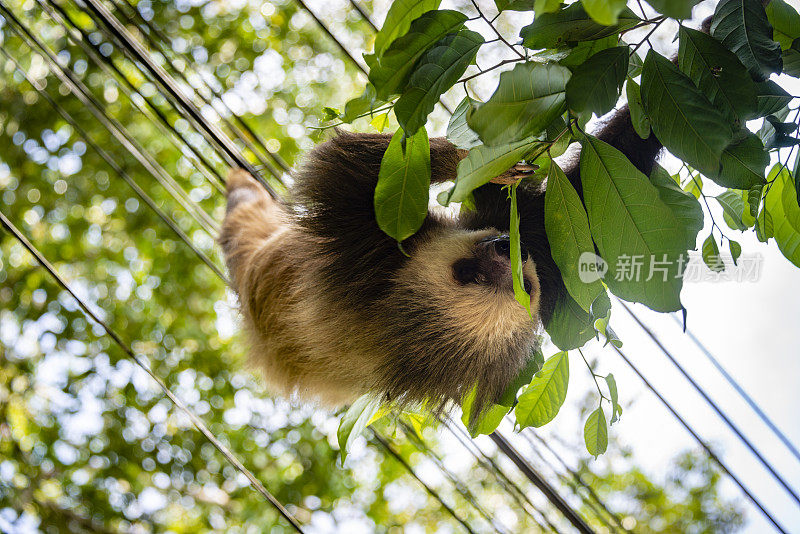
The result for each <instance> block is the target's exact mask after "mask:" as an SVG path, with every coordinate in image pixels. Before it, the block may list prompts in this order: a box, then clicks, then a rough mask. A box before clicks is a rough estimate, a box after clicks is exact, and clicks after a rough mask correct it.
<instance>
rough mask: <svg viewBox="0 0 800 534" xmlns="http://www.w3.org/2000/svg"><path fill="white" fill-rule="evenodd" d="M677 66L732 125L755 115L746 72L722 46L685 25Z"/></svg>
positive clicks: (752, 88) (752, 86)
mask: <svg viewBox="0 0 800 534" xmlns="http://www.w3.org/2000/svg"><path fill="white" fill-rule="evenodd" d="M678 36H679V39H680V46H679V48H678V65H680V70H681V71H682V72H683V73H685V74H686V75H688V76H689V78H691V80H692V81H693V82H694V84H695V85H696V86H697V87H698V88H699V89H700V91H702V92H703V94H705V95H706V96H707V97H708V98H709V99H710V100H711V103H712V104H714V106H716V108H717V109H718V110H720V111H722V113H723V114H724V115H725V117H726V118H727V119H728V120H730V121H731V122H733V123H734V124H735V125H737V126H739V125H742V126H743V125H744V123H745V120H746V119H748V118H749V117H752V116H754V115H755V112H756V87H755V84H754V83H753V81H752V80H751V79H750V77H749V76H748V75H747V69H746V68H745V67H744V65H742V63H741V62H740V61H739V59H738V58H737V57H736V56H735V55H734V54H733V53H732V52H731V51H730V50H728V49H727V48H725V47H724V46H723V45H722V43H720V42H719V41H717V40H716V39H714V38H713V37H711V36H710V35H708V34H706V33H703V32H699V31H697V30H692V29H689V28H686V27H684V26H681V27H680V30H678Z"/></svg>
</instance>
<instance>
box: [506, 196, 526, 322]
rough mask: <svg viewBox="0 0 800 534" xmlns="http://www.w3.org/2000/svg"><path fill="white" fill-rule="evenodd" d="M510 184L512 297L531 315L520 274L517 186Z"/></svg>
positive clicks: (520, 248)
mask: <svg viewBox="0 0 800 534" xmlns="http://www.w3.org/2000/svg"><path fill="white" fill-rule="evenodd" d="M518 185H519V184H514V185H513V186H511V220H510V221H509V230H508V234H509V241H510V252H509V257H510V260H511V277H512V278H511V279H512V282H513V286H514V298H515V299H517V302H519V303H520V304H521V305H522V307H523V308H525V310H526V311H527V312H528V315H531V296H530V295H529V294H528V293H527V292H526V291H525V281H524V280H525V279H524V277H523V276H522V244H521V242H520V236H519V212H518V211H517V186H518Z"/></svg>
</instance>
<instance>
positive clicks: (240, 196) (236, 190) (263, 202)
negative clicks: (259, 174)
mask: <svg viewBox="0 0 800 534" xmlns="http://www.w3.org/2000/svg"><path fill="white" fill-rule="evenodd" d="M227 189H228V191H227V198H228V205H227V209H226V213H225V221H224V222H223V224H222V232H221V234H220V239H219V241H220V244H221V245H222V250H223V252H224V253H225V260H226V262H227V264H228V270H229V271H230V273H231V276H232V277H233V282H234V285H237V284H236V283H237V281H240V280H242V277H243V276H244V271H245V270H246V267H247V265H249V264H250V260H252V259H253V257H254V256H255V255H256V254H257V253H258V251H259V250H260V249H261V248H262V247H263V246H264V244H265V243H266V241H267V240H268V239H269V238H270V237H271V236H272V235H274V234H275V232H276V231H277V230H279V229H280V228H281V227H283V226H284V225H285V223H284V217H283V210H282V208H281V206H280V205H279V203H278V202H277V201H275V200H273V199H272V198H271V197H270V196H269V195H268V194H267V192H266V191H265V190H264V188H263V187H262V186H261V184H259V183H258V182H257V181H256V180H255V179H254V178H253V177H252V176H250V174H249V173H247V172H246V171H244V170H242V169H234V170H232V171H231V172H230V174H229V175H228V181H227Z"/></svg>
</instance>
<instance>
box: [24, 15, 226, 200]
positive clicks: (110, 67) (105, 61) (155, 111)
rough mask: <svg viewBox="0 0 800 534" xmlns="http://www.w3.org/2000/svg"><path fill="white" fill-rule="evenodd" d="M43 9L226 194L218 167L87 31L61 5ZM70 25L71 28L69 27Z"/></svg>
mask: <svg viewBox="0 0 800 534" xmlns="http://www.w3.org/2000/svg"><path fill="white" fill-rule="evenodd" d="M36 1H37V2H38V3H39V5H40V6H42V9H44V10H45V12H46V13H47V14H48V15H49V16H50V17H51V18H52V19H53V20H55V21H56V22H58V24H59V25H60V26H61V27H62V28H63V29H64V31H65V32H66V34H67V36H69V38H70V40H72V41H73V42H75V43H76V44H78V45H79V46H80V47H81V49H82V50H83V51H84V52H85V53H86V55H87V56H89V57H90V58H91V59H92V61H93V62H94V63H95V65H97V66H98V67H100V69H101V70H102V71H103V72H104V73H105V74H106V75H108V76H109V77H111V78H115V79H117V80H121V81H122V83H121V84H120V83H119V82H118V86H119V87H120V88H121V89H122V91H123V92H124V93H125V94H126V95H127V96H128V99H129V100H130V101H131V102H132V103H133V104H134V105H135V106H136V107H137V108H138V109H139V110H140V111H141V112H142V113H144V115H145V116H146V117H148V118H149V119H150V121H151V122H152V123H153V124H154V125H155V126H156V127H157V128H158V129H159V131H160V132H161V133H163V134H164V135H165V136H166V137H168V138H169V139H170V140H171V141H172V144H173V145H174V146H175V148H177V149H178V150H180V151H181V153H182V154H186V153H185V152H184V151H183V149H182V148H181V147H182V146H185V147H187V148H188V149H189V153H188V154H186V155H187V156H188V157H189V158H190V159H192V160H193V162H194V163H195V164H196V168H197V169H198V170H199V171H200V172H201V173H202V174H203V175H204V176H205V177H206V179H207V180H208V182H209V183H210V184H211V185H212V186H214V187H215V188H216V189H217V191H219V192H220V193H222V192H224V189H222V188H221V186H220V184H224V183H225V179H224V178H223V177H222V175H220V173H219V172H218V171H217V169H216V167H215V166H214V165H213V164H212V163H211V162H210V161H208V158H206V157H205V155H204V154H203V153H202V152H200V151H199V150H198V149H197V147H195V146H194V144H193V143H190V142H189V141H188V140H187V139H186V137H184V136H183V135H182V134H181V133H180V132H178V131H177V129H176V128H175V126H174V125H172V124H171V123H170V122H169V120H168V119H167V117H166V115H164V113H162V112H161V110H160V109H159V108H158V107H156V105H155V104H153V102H152V101H151V99H150V98H148V97H147V96H145V95H144V94H142V92H141V91H140V90H139V89H137V88H136V87H134V85H133V83H132V82H131V81H130V80H129V79H128V77H127V76H125V74H123V73H122V71H120V69H119V68H118V67H117V66H116V65H115V64H114V62H113V60H112V59H111V57H110V56H104V55H103V54H102V53H101V52H100V49H99V46H98V45H97V44H94V43H93V42H92V40H91V39H90V38H89V36H88V34H87V33H86V31H85V30H84V29H83V28H81V27H80V26H79V25H78V23H77V22H75V20H74V19H73V18H72V17H71V16H70V15H69V13H67V12H66V10H64V8H62V7H61V6H60V5H58V4H57V3H55V2H53V0H36ZM67 22H68V23H69V26H68V25H67ZM134 95H137V96H138V97H139V99H141V100H142V101H143V102H145V104H147V105H146V106H143V105H142V104H141V103H140V102H139V99H137V98H135V97H134Z"/></svg>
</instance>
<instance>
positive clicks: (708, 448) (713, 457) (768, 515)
mask: <svg viewBox="0 0 800 534" xmlns="http://www.w3.org/2000/svg"><path fill="white" fill-rule="evenodd" d="M608 346H610V347H611V349H612V350H614V352H616V353H617V355H619V357H620V358H622V360H623V361H624V362H625V363H626V364H627V365H628V367H629V368H630V369H631V370H632V371H633V372H634V373H635V374H636V376H638V377H639V379H641V381H642V382H643V383H644V385H645V387H647V389H649V390H650V391H651V392H652V393H653V394H654V395H655V396H656V398H658V400H659V401H661V404H662V405H664V407H665V408H666V409H667V410H668V411H669V412H670V413H671V414H672V416H673V417H674V418H675V419H677V421H678V422H679V423H680V424H681V426H682V427H683V428H684V429H685V430H686V431H687V432H689V434H690V435H691V436H692V437H693V438H694V440H695V441H696V442H697V443H698V444H699V445H700V446H701V447H702V448H703V450H705V452H706V454H707V455H708V457H709V458H711V460H713V461H714V463H715V464H717V465H718V466H719V467H720V469H722V470H723V471H724V472H725V474H726V475H727V476H728V477H729V478H730V479H731V480H732V481H733V482H734V484H736V485H737V486H738V487H739V489H740V490H742V493H744V494H745V496H746V497H747V499H748V500H749V501H750V502H751V503H753V504H754V505H755V506H756V508H758V509H759V510H760V511H761V513H762V514H763V515H764V517H765V518H767V520H769V522H770V523H772V525H773V526H774V527H775V528H776V529H777V530H778V532H781V533H782V534H787V531H786V529H785V528H784V527H783V526H782V525H781V524H780V523H779V522H778V521H777V520H776V519H775V517H773V515H772V514H771V513H770V512H769V511H768V510H767V509H766V508H765V507H764V505H763V504H762V503H761V501H760V500H759V499H758V498H757V497H756V496H755V495H753V494H752V493H751V492H750V490H749V489H748V488H747V486H745V485H744V483H743V482H742V481H741V480H739V477H738V476H736V475H735V474H733V472H732V471H731V470H730V469H729V468H728V466H727V465H726V464H725V462H723V461H722V459H721V458H720V457H719V456H718V455H717V454H716V453H715V452H714V450H713V449H712V448H711V446H710V445H709V444H708V443H706V441H705V440H704V439H703V438H701V437H700V435H699V434H698V433H697V432H696V431H695V429H694V428H693V427H692V426H691V425H690V424H689V423H687V422H686V420H685V419H684V418H683V417H682V416H681V415H680V414H679V413H678V411H677V410H676V409H675V408H674V407H673V406H672V404H670V403H669V401H667V399H666V398H664V396H663V395H662V394H661V393H660V392H659V391H658V390H657V389H656V388H655V387H654V386H653V385H652V384H651V383H650V381H649V380H647V378H645V376H644V375H643V374H642V373H641V371H639V368H638V367H636V365H634V363H633V362H632V361H631V360H630V359H629V358H628V357H627V356H626V355H625V354H624V353H623V352H622V350H620V349H619V347H617V346H616V345H614V344H613V343H609V344H608Z"/></svg>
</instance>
